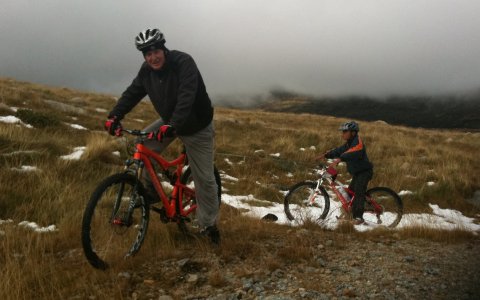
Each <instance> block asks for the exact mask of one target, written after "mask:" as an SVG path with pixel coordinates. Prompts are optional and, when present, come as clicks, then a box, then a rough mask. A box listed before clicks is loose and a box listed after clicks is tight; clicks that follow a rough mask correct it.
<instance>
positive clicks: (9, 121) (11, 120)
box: [0, 116, 33, 128]
mask: <svg viewBox="0 0 480 300" xmlns="http://www.w3.org/2000/svg"><path fill="white" fill-rule="evenodd" d="M0 122H2V123H7V124H20V125H23V126H25V127H27V128H33V126H32V125H30V124H25V123H23V122H22V120H20V119H19V118H17V117H15V116H1V117H0Z"/></svg>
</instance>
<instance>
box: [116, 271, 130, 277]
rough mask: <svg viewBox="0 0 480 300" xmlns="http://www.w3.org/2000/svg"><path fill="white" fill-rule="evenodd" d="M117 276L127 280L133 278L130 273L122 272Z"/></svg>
mask: <svg viewBox="0 0 480 300" xmlns="http://www.w3.org/2000/svg"><path fill="white" fill-rule="evenodd" d="M117 276H118V277H123V278H125V279H130V277H132V275H130V273H128V272H120V273H118V275H117Z"/></svg>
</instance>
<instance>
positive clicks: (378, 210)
mask: <svg viewBox="0 0 480 300" xmlns="http://www.w3.org/2000/svg"><path fill="white" fill-rule="evenodd" d="M319 174H320V175H321V177H320V178H319V179H318V186H320V185H323V181H324V180H325V181H327V184H328V187H329V188H330V189H331V190H332V191H333V192H334V193H335V195H336V196H337V199H338V200H340V203H342V207H343V209H344V210H345V211H346V212H349V211H351V209H352V206H353V201H355V193H354V192H353V191H352V190H351V189H349V188H346V187H344V184H343V183H342V182H341V181H339V180H337V178H336V176H325V174H328V173H327V170H326V169H325V168H322V170H320V172H319ZM337 185H341V186H342V188H343V189H345V191H346V192H347V193H348V194H349V195H350V197H351V199H350V200H347V199H345V197H344V196H343V195H342V193H341V192H340V191H339V189H338V188H337ZM318 186H317V189H318ZM365 197H366V200H367V201H368V202H369V203H370V204H371V205H372V207H373V212H374V213H375V214H376V215H377V217H378V216H379V215H381V214H382V213H383V208H382V207H381V206H380V205H379V204H378V203H377V202H376V201H375V200H374V199H373V198H371V197H369V196H368V195H365Z"/></svg>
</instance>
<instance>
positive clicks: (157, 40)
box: [135, 28, 165, 52]
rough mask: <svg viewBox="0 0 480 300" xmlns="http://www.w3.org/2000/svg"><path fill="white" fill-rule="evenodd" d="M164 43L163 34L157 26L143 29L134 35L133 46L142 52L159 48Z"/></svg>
mask: <svg viewBox="0 0 480 300" xmlns="http://www.w3.org/2000/svg"><path fill="white" fill-rule="evenodd" d="M164 45H165V36H164V35H163V33H162V32H161V31H160V29H158V28H153V29H151V28H148V29H145V30H144V31H142V32H140V33H139V34H138V35H137V36H136V37H135V46H137V49H138V50H140V51H142V52H145V51H148V50H155V49H161V48H163V46H164Z"/></svg>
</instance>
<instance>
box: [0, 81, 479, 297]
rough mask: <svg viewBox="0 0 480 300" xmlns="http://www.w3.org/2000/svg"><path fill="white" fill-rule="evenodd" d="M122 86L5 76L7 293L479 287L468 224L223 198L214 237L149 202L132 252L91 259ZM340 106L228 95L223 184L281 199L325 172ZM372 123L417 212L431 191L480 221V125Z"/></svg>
mask: <svg viewBox="0 0 480 300" xmlns="http://www.w3.org/2000/svg"><path fill="white" fill-rule="evenodd" d="M115 100H116V98H115V97H113V96H111V95H100V94H93V93H85V92H79V91H74V90H70V89H66V88H54V87H46V86H40V85H36V84H31V83H26V82H18V81H15V80H11V79H0V102H1V103H0V120H1V122H0V161H1V165H0V169H1V172H0V265H1V266H2V272H1V273H0V298H1V299H32V298H36V299H69V298H72V299H86V298H90V299H111V298H123V299H158V298H159V296H163V295H170V296H172V297H173V298H176V299H185V298H190V299H198V298H208V297H212V298H211V299H214V298H213V296H219V295H220V294H221V295H223V296H219V298H217V299H237V298H247V299H254V298H255V297H267V296H272V295H276V297H277V298H270V299H297V298H299V297H304V298H307V299H321V298H322V297H323V298H329V297H330V298H331V297H338V298H341V297H359V298H368V297H372V298H391V297H396V298H423V297H425V296H426V295H432V296H434V297H437V296H438V297H440V298H441V297H444V298H464V299H468V298H475V297H477V296H478V295H480V291H479V290H478V286H477V285H476V283H477V282H478V274H476V273H475V272H473V271H472V270H476V269H478V268H479V267H480V262H479V261H478V257H477V256H476V255H475V253H477V252H478V250H479V246H480V241H479V239H478V236H476V235H473V234H472V233H470V232H467V231H464V230H462V228H457V230H453V231H442V230H434V229H429V228H421V227H420V228H405V229H402V230H396V231H387V230H382V229H378V230H373V231H371V232H368V233H359V232H357V231H355V230H354V229H353V228H352V227H349V226H340V227H339V228H338V229H336V230H334V231H331V230H324V229H322V228H319V227H314V226H310V227H309V226H304V227H300V228H297V227H289V226H281V225H278V224H270V223H265V222H263V221H260V220H255V219H251V218H248V217H246V216H245V215H244V214H242V213H241V210H236V209H233V208H231V207H229V206H227V205H223V206H222V209H221V210H222V211H221V218H220V226H221V232H222V236H223V243H222V245H221V246H220V247H219V248H212V247H211V246H210V245H209V244H208V243H207V242H206V241H204V240H202V239H194V240H190V239H186V238H185V237H184V236H183V235H181V234H180V233H179V232H178V230H177V228H176V226H174V224H171V226H170V225H168V226H166V225H164V224H161V223H160V222H159V221H158V220H155V219H153V218H152V220H151V226H150V228H149V233H148V235H147V240H146V243H145V245H144V247H143V248H142V249H141V251H140V253H139V255H137V257H135V258H134V259H132V260H128V261H126V262H125V265H123V266H119V267H117V268H114V269H111V270H109V271H107V272H100V271H97V270H93V269H92V268H91V267H90V266H89V265H88V264H87V262H86V260H85V258H84V257H83V253H82V250H81V246H80V238H79V236H80V223H81V218H82V214H83V210H84V208H85V205H86V202H87V201H88V198H89V196H90V194H91V192H92V191H93V189H94V188H95V186H96V185H97V184H98V183H99V182H100V181H101V179H102V178H104V177H106V176H107V175H110V174H113V173H115V172H119V170H121V168H122V162H123V160H124V159H126V158H127V151H126V146H125V142H124V140H123V139H115V138H113V137H110V136H108V135H107V134H105V132H104V130H103V128H102V126H103V121H104V119H105V116H106V114H107V113H108V111H109V110H110V108H111V107H112V106H113V105H114V104H115ZM155 118H156V115H155V113H154V112H153V109H152V107H151V105H150V104H149V103H148V102H142V103H140V104H139V105H138V106H137V107H136V108H135V110H134V111H133V112H132V113H131V114H129V115H128V118H127V119H126V120H125V122H123V124H124V127H128V128H143V127H144V126H145V125H146V124H148V123H149V122H151V121H153V120H154V119H155ZM342 121H344V119H338V118H334V117H325V116H318V115H309V114H288V113H268V112H264V111H258V110H253V111H242V110H234V109H225V108H217V109H216V115H215V127H216V147H217V155H216V164H217V166H218V168H219V169H220V170H222V171H223V172H224V174H225V175H228V176H230V177H228V176H225V178H224V181H223V186H224V193H228V194H230V195H249V194H252V195H253V198H255V199H262V200H266V201H270V202H277V203H281V202H282V201H283V194H282V192H281V191H282V190H285V189H286V188H288V187H289V186H291V185H292V184H293V183H295V182H297V181H300V180H304V179H313V178H314V177H313V176H312V175H311V169H312V168H313V167H314V166H315V162H314V160H313V158H314V157H315V156H316V155H317V154H318V153H321V152H322V151H323V150H325V149H330V148H332V147H333V146H335V145H338V144H340V143H341V140H340V137H339V135H338V132H337V131H336V128H337V127H338V124H339V123H341V122H342ZM361 125H362V132H361V134H362V136H363V138H364V140H365V142H366V144H367V147H368V151H369V156H370V158H371V160H372V161H373V163H374V164H375V176H374V179H373V181H372V185H386V186H390V187H392V188H393V189H395V190H396V191H401V190H404V191H407V190H408V191H411V193H406V194H405V196H404V197H403V200H404V203H405V211H406V212H431V209H430V206H429V204H430V203H435V204H438V205H439V206H440V207H442V208H455V209H458V210H461V211H462V212H463V213H464V214H465V215H468V216H470V217H472V218H477V221H476V222H477V223H478V217H479V216H478V213H479V210H478V209H477V208H475V207H474V206H472V205H471V204H469V203H468V202H466V201H465V200H466V199H468V198H470V197H472V195H473V194H474V192H475V191H476V190H478V189H480V182H479V178H480V176H479V175H480V171H479V170H480V165H479V161H478V158H477V156H478V149H479V148H480V138H479V137H480V136H479V133H466V132H458V131H448V130H424V129H412V128H406V127H401V126H392V125H388V124H384V123H379V122H373V123H369V122H362V123H361ZM437 145H438V146H437ZM83 147H84V148H83ZM180 147H181V145H180V144H179V143H176V144H174V145H173V146H172V147H170V149H169V150H168V151H167V153H166V155H167V156H168V157H173V156H174V155H175V154H176V153H178V151H179V150H180V149H181V148H180ZM301 148H302V149H303V150H301ZM75 153H76V154H75ZM118 153H119V154H120V155H119V156H118ZM270 154H275V155H273V156H272V155H270ZM65 158H74V159H65ZM340 170H341V171H342V173H343V177H342V179H345V180H346V179H348V175H346V174H345V169H344V167H341V168H340ZM231 177H233V178H236V179H237V180H228V179H227V178H231ZM428 182H433V184H427V183H428ZM258 203H260V202H258ZM258 203H252V205H258ZM262 203H263V202H262ZM22 221H28V222H22ZM33 222H34V223H33ZM352 249H357V251H356V252H355V253H354V254H352V252H351V250H352ZM186 258H189V260H185V259H186ZM163 299H169V298H168V297H167V298H163Z"/></svg>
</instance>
